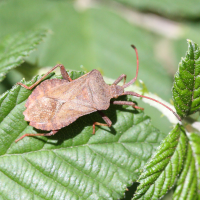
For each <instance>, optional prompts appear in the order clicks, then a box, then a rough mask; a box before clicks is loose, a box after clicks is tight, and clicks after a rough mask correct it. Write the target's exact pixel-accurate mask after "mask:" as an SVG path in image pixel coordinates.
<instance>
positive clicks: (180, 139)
mask: <svg viewBox="0 0 200 200" xmlns="http://www.w3.org/2000/svg"><path fill="white" fill-rule="evenodd" d="M186 144H187V137H186V136H185V133H184V129H183V127H182V126H180V125H179V124H177V125H176V127H175V128H174V129H173V130H172V132H171V133H170V134H169V135H168V136H167V137H166V138H165V139H164V140H163V142H162V144H161V145H160V147H159V148H158V149H157V151H156V153H155V155H154V156H153V157H152V158H151V160H150V161H149V162H148V163H147V164H146V165H145V167H144V170H143V172H142V174H141V175H140V177H139V179H138V180H137V182H139V183H140V185H139V186H138V188H137V191H136V194H135V195H134V198H133V199H134V200H135V199H145V200H148V199H160V198H161V197H162V196H163V195H165V194H166V193H167V191H168V190H169V189H170V188H172V186H174V184H175V181H176V178H177V176H178V174H179V173H180V172H181V170H182V168H183V162H184V160H185V155H186V151H187V150H186V148H185V147H186Z"/></svg>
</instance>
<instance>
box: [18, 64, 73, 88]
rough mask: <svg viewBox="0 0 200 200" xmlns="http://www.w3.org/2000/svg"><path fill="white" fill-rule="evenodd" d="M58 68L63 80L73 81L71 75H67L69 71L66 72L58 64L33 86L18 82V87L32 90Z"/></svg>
mask: <svg viewBox="0 0 200 200" xmlns="http://www.w3.org/2000/svg"><path fill="white" fill-rule="evenodd" d="M57 67H60V72H61V74H62V77H63V79H65V80H67V81H68V82H70V81H72V79H71V78H70V76H69V74H68V73H67V71H66V70H65V67H64V66H63V65H61V64H57V65H56V66H54V67H53V68H52V69H51V70H50V71H48V72H47V73H46V74H45V75H44V76H42V77H41V78H40V79H39V80H38V81H36V82H35V83H34V84H33V85H31V86H27V85H25V84H23V83H20V82H18V83H17V84H18V85H21V86H22V87H24V88H26V89H28V90H32V89H33V88H34V87H35V86H36V85H38V84H39V83H40V82H41V81H42V80H43V79H44V78H45V77H46V76H48V75H49V74H50V73H51V72H52V71H53V70H55V69H56V68H57Z"/></svg>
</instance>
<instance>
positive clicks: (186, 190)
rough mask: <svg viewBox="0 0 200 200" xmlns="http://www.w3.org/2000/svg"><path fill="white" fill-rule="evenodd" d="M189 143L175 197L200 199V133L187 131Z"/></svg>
mask: <svg viewBox="0 0 200 200" xmlns="http://www.w3.org/2000/svg"><path fill="white" fill-rule="evenodd" d="M187 136H188V138H189V143H188V147H187V155H186V158H185V163H184V168H183V171H182V173H181V175H180V177H179V179H178V181H177V186H176V190H175V192H174V196H173V199H174V200H179V199H187V200H195V199H200V170H199V169H200V150H199V146H200V135H199V134H196V133H187Z"/></svg>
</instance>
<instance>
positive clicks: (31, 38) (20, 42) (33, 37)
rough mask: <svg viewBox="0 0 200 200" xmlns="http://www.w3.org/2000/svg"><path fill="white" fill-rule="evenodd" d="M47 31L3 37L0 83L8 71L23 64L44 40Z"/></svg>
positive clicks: (0, 57)
mask: <svg viewBox="0 0 200 200" xmlns="http://www.w3.org/2000/svg"><path fill="white" fill-rule="evenodd" d="M46 34H47V30H36V31H29V32H23V33H18V34H15V35H10V36H7V37H4V39H1V41H0V82H1V81H2V80H3V79H4V78H5V75H6V74H7V73H8V71H9V70H11V69H13V68H15V67H17V66H18V65H20V64H22V63H23V62H24V59H25V57H27V56H28V55H29V54H30V53H31V52H32V51H33V50H35V48H36V46H37V45H38V44H39V43H40V42H41V41H42V40H43V39H44V37H45V36H46Z"/></svg>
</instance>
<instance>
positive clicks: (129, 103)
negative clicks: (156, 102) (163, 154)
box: [110, 101, 144, 110]
mask: <svg viewBox="0 0 200 200" xmlns="http://www.w3.org/2000/svg"><path fill="white" fill-rule="evenodd" d="M110 103H111V104H115V105H127V106H132V107H133V108H135V109H140V110H144V108H141V107H139V106H136V105H135V103H133V102H131V101H111V102H110Z"/></svg>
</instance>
